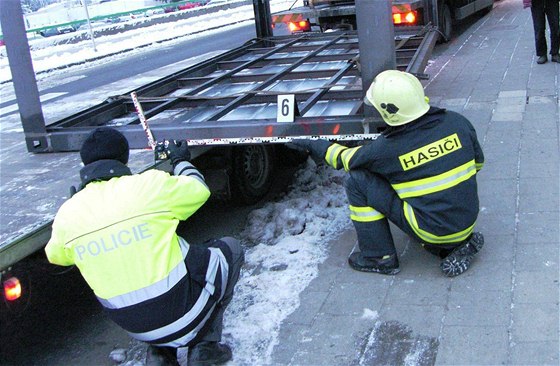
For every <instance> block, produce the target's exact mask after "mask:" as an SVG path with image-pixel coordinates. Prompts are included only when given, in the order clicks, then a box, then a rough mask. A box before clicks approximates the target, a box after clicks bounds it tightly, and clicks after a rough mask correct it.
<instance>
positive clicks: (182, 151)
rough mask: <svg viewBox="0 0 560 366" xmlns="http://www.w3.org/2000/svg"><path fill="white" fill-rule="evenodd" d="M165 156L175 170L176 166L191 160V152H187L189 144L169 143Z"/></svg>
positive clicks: (185, 142) (174, 141) (184, 142)
mask: <svg viewBox="0 0 560 366" xmlns="http://www.w3.org/2000/svg"><path fill="white" fill-rule="evenodd" d="M167 156H169V160H171V165H173V167H174V168H175V166H176V165H177V164H179V163H180V162H182V161H189V160H191V152H190V151H189V144H188V143H187V141H185V140H182V141H176V140H173V141H169V145H168V146H167Z"/></svg>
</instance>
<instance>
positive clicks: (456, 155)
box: [325, 107, 484, 244]
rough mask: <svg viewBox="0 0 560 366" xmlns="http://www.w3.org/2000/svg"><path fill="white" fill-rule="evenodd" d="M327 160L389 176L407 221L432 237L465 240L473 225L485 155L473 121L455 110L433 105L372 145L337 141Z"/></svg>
mask: <svg viewBox="0 0 560 366" xmlns="http://www.w3.org/2000/svg"><path fill="white" fill-rule="evenodd" d="M325 160H326V161H327V163H328V164H329V165H331V166H332V167H334V168H335V169H341V168H344V169H345V170H346V171H350V170H353V169H366V170H368V171H370V172H372V173H375V174H378V175H380V176H382V177H384V178H385V179H386V180H387V181H388V182H389V183H390V184H391V186H392V187H393V189H394V190H395V192H396V193H397V195H398V196H399V198H400V199H401V200H402V203H403V207H402V209H403V211H404V216H405V218H406V220H407V222H408V224H409V225H410V227H411V228H412V230H413V231H414V232H415V233H416V234H417V236H418V237H419V238H420V239H422V240H423V241H425V242H427V243H432V244H444V243H454V242H460V241H462V240H465V239H466V238H467V237H468V236H469V235H470V234H471V233H472V231H473V227H474V224H475V221H476V218H477V216H478V210H479V203H478V194H477V183H476V173H477V171H478V170H480V169H481V168H482V165H483V163H484V155H483V153H482V149H481V147H480V144H479V142H478V140H477V137H476V132H475V130H474V127H473V126H472V124H471V123H470V122H469V120H467V119H466V118H465V117H463V116H462V115H460V114H458V113H456V112H452V111H447V110H445V109H439V108H434V107H431V108H430V110H429V111H428V112H427V113H426V114H425V115H424V116H422V117H420V118H419V119H417V120H416V121H413V122H411V123H408V124H406V125H404V126H400V127H391V128H389V129H388V130H387V131H384V133H383V134H381V136H380V137H379V138H377V139H376V140H373V141H371V142H370V143H369V144H367V145H363V146H358V147H354V148H348V147H345V146H342V145H339V144H332V145H330V147H329V148H328V150H327V152H326V155H325Z"/></svg>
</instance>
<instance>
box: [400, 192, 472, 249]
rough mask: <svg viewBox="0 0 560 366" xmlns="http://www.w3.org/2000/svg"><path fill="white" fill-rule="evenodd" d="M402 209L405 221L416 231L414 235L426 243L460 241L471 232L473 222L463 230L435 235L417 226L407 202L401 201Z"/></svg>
mask: <svg viewBox="0 0 560 366" xmlns="http://www.w3.org/2000/svg"><path fill="white" fill-rule="evenodd" d="M403 210H404V217H405V218H406V221H407V222H408V224H409V225H410V227H411V228H412V230H413V231H414V232H415V233H416V235H418V237H419V238H420V239H422V240H423V241H425V242H426V243H432V244H447V243H458V242H461V241H463V240H465V239H467V238H468V237H469V235H471V234H472V232H473V229H474V225H475V224H474V223H473V224H472V225H471V226H469V227H468V228H466V229H465V230H462V231H459V232H458V233H454V234H449V235H443V236H437V235H434V234H432V233H429V232H427V231H425V230H422V229H420V227H419V226H418V222H417V221H416V216H415V215H414V210H413V209H412V207H411V206H410V205H409V204H408V203H407V202H403Z"/></svg>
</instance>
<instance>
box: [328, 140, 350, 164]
mask: <svg viewBox="0 0 560 366" xmlns="http://www.w3.org/2000/svg"><path fill="white" fill-rule="evenodd" d="M346 149H348V148H347V147H346V146H342V145H339V144H332V145H331V146H329V148H328V149H327V154H326V155H325V161H326V162H327V164H329V165H330V166H332V167H333V168H335V169H338V156H339V155H340V153H341V152H342V151H344V150H346Z"/></svg>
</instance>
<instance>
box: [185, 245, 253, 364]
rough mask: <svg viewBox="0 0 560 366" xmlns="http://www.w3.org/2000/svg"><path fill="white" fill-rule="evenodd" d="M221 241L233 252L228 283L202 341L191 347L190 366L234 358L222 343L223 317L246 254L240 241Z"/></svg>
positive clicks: (221, 362) (227, 347)
mask: <svg viewBox="0 0 560 366" xmlns="http://www.w3.org/2000/svg"><path fill="white" fill-rule="evenodd" d="M220 241H222V242H223V243H225V244H226V245H227V246H228V248H229V249H230V251H231V263H228V266H229V274H228V283H227V286H226V290H225V293H224V297H223V299H222V301H220V302H219V303H218V304H217V305H216V309H215V310H214V314H212V318H211V319H210V320H209V321H210V322H211V323H210V325H209V327H208V328H207V330H206V331H205V333H204V334H203V335H202V338H201V341H200V342H198V343H197V344H195V345H194V346H192V347H189V355H188V365H189V366H203V365H219V364H223V363H225V362H228V361H229V360H231V358H232V352H231V348H230V347H229V346H228V345H227V344H223V343H220V342H221V340H222V328H223V317H224V311H225V309H226V307H227V306H228V304H229V303H230V301H231V299H232V297H233V289H234V287H235V284H236V283H237V281H238V279H239V273H240V271H241V267H242V266H243V263H244V262H245V254H244V252H243V247H242V246H241V244H240V243H239V240H237V239H234V238H231V237H224V238H222V239H220Z"/></svg>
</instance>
